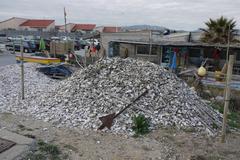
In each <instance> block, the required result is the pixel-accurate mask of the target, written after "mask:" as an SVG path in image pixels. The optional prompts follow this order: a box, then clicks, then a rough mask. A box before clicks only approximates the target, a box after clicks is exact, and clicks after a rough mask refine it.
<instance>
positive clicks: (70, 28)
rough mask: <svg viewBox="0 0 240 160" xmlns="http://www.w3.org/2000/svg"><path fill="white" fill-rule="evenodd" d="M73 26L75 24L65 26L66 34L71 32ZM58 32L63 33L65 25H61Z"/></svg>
mask: <svg viewBox="0 0 240 160" xmlns="http://www.w3.org/2000/svg"><path fill="white" fill-rule="evenodd" d="M74 26H75V24H73V23H68V24H67V25H66V27H67V32H71V31H72V29H73V27H74ZM59 32H65V25H62V26H60V27H59Z"/></svg>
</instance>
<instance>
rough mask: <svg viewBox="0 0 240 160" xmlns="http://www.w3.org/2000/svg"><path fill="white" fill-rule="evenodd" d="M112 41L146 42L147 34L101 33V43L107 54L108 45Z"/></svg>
mask: <svg viewBox="0 0 240 160" xmlns="http://www.w3.org/2000/svg"><path fill="white" fill-rule="evenodd" d="M114 40H133V41H147V40H149V32H148V31H146V32H143V31H141V32H117V33H101V42H102V45H103V47H104V48H105V50H106V53H107V54H108V44H109V42H110V41H114Z"/></svg>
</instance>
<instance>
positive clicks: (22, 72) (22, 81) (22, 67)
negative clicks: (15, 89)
mask: <svg viewBox="0 0 240 160" xmlns="http://www.w3.org/2000/svg"><path fill="white" fill-rule="evenodd" d="M20 50H21V86H22V99H24V64H23V40H21V48H20Z"/></svg>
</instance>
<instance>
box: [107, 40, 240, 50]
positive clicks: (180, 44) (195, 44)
mask: <svg viewBox="0 0 240 160" xmlns="http://www.w3.org/2000/svg"><path fill="white" fill-rule="evenodd" d="M112 42H119V43H127V44H145V45H147V44H150V42H149V41H133V40H112ZM151 44H152V45H160V46H173V47H174V46H176V47H220V48H227V45H225V44H208V43H201V42H184V41H154V42H151ZM230 48H237V49H240V44H231V45H230Z"/></svg>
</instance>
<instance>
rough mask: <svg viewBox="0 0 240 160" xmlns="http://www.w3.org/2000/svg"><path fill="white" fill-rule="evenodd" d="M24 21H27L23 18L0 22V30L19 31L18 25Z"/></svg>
mask: <svg viewBox="0 0 240 160" xmlns="http://www.w3.org/2000/svg"><path fill="white" fill-rule="evenodd" d="M26 21H27V19H25V18H18V17H12V18H10V19H7V20H5V21H2V22H0V30H4V29H13V30H19V29H20V25H21V24H22V23H24V22H26Z"/></svg>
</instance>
